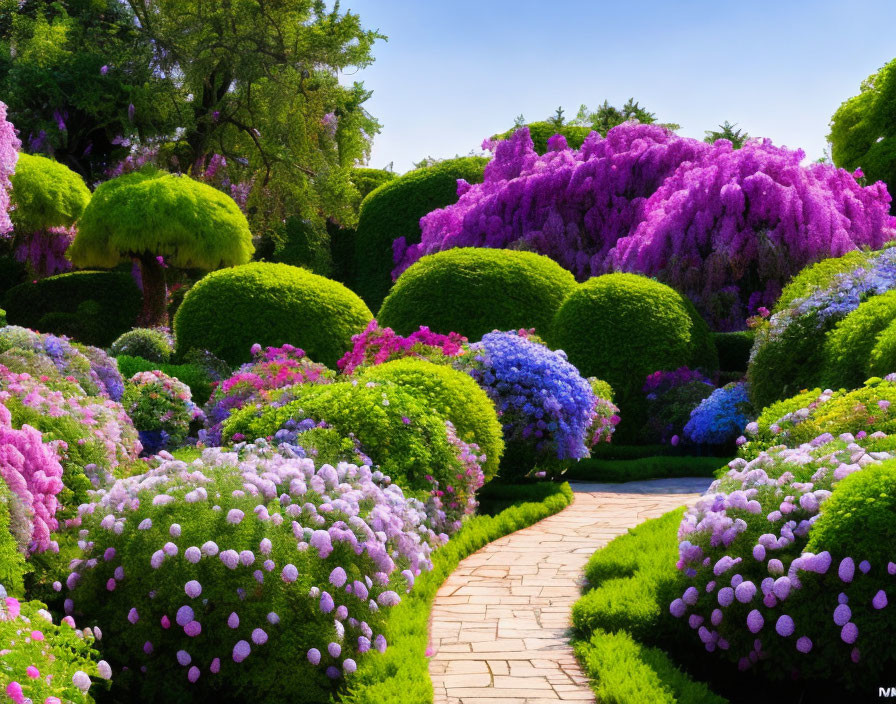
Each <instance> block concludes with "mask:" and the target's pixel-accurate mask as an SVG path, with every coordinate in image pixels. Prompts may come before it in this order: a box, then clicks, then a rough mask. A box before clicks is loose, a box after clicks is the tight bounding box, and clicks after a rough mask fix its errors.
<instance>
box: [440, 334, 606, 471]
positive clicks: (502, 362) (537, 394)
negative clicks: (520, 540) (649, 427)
mask: <svg viewBox="0 0 896 704" xmlns="http://www.w3.org/2000/svg"><path fill="white" fill-rule="evenodd" d="M454 365H455V366H456V367H457V368H459V369H462V370H464V371H466V372H467V373H468V374H469V375H470V376H472V377H473V379H475V380H476V382H477V383H478V384H479V385H480V386H481V387H482V388H483V389H485V392H486V393H487V394H488V395H489V397H490V398H491V399H492V401H493V402H494V403H495V407H496V408H497V410H498V419H499V420H500V421H501V424H502V426H503V429H504V440H505V443H506V446H507V454H506V455H505V457H506V461H505V462H504V463H503V465H502V469H501V474H502V476H505V477H510V476H513V475H519V474H526V473H528V472H529V471H530V470H531V469H532V467H533V464H534V463H535V462H539V461H541V462H547V463H551V462H553V461H556V460H577V459H582V458H584V457H588V456H589V454H590V447H591V444H593V443H595V442H599V441H602V440H609V437H610V435H611V434H612V430H611V427H610V426H613V427H615V424H616V423H614V422H613V420H614V419H615V421H616V422H617V423H618V420H619V416H618V415H617V414H616V412H612V414H611V415H609V416H607V415H606V413H607V412H611V411H612V409H611V408H610V406H609V405H607V404H608V403H610V402H609V401H608V400H607V399H604V403H601V399H600V398H599V397H598V396H597V395H596V394H595V393H594V389H593V388H592V384H591V382H590V381H589V380H588V379H585V378H584V377H583V376H582V375H581V374H580V373H579V370H578V369H576V368H575V367H574V366H573V365H572V364H570V363H569V362H568V361H567V359H566V355H565V354H564V353H563V351H561V350H558V351H554V350H551V349H550V348H548V347H547V346H545V345H544V344H541V343H540V342H538V341H537V338H536V339H530V333H529V331H525V330H523V331H520V332H497V331H496V332H491V333H489V334H487V335H485V336H484V337H483V338H482V340H481V341H480V342H476V343H474V344H471V345H469V346H468V349H467V351H466V352H465V353H464V355H463V356H461V357H459V358H458V359H457V360H456V361H455V362H454ZM598 408H600V409H601V414H600V415H601V417H602V418H604V419H605V420H603V421H602V423H600V425H601V426H602V429H601V431H600V432H596V433H595V432H592V426H593V424H594V421H595V419H596V418H597V417H598V415H599V414H598V410H597V409H598ZM613 408H615V407H613Z"/></svg>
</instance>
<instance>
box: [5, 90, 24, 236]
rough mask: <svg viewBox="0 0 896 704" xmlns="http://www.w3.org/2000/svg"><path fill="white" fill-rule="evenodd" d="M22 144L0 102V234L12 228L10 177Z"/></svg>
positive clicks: (14, 168)
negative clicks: (10, 217) (10, 216)
mask: <svg viewBox="0 0 896 704" xmlns="http://www.w3.org/2000/svg"><path fill="white" fill-rule="evenodd" d="M21 146H22V143H21V141H19V138H18V137H17V136H16V129H15V127H13V125H12V123H11V122H8V121H7V120H6V104H5V103H3V102H0V235H3V234H6V233H7V232H9V231H10V230H12V222H11V221H10V219H9V189H10V188H12V183H11V182H10V180H9V177H10V176H12V175H13V173H14V172H15V170H16V161H18V158H19V148H20V147H21Z"/></svg>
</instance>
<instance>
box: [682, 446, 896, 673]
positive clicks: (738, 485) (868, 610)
mask: <svg viewBox="0 0 896 704" xmlns="http://www.w3.org/2000/svg"><path fill="white" fill-rule="evenodd" d="M894 447H896V445H894V442H893V439H892V438H891V437H888V436H886V435H884V434H883V433H875V434H873V435H870V436H868V437H867V438H866V439H865V440H863V441H861V442H859V441H857V438H856V437H855V436H853V435H852V434H850V433H843V434H841V435H840V436H839V438H835V437H834V436H832V435H830V434H825V435H821V436H819V437H817V438H814V439H813V440H812V441H811V442H809V443H805V444H802V445H799V446H797V447H792V448H788V447H786V446H784V445H779V446H775V447H772V448H770V449H769V450H766V451H763V452H760V453H759V454H758V456H757V457H756V458H755V459H752V460H750V461H747V460H746V459H744V458H737V459H735V460H733V461H732V462H731V463H729V465H728V466H729V468H730V469H729V471H728V472H727V473H726V474H725V475H724V476H722V477H721V478H719V479H718V480H717V481H716V482H714V483H713V485H712V486H711V487H710V488H709V491H708V492H707V493H706V494H705V495H704V496H703V497H702V498H701V499H700V500H699V501H698V502H697V504H696V505H695V506H694V507H693V508H691V509H689V510H688V511H687V512H686V513H685V515H684V518H683V520H682V523H681V526H680V528H679V540H680V545H679V561H678V563H677V567H678V569H679V570H681V573H682V575H683V579H682V582H683V584H682V587H686V588H684V589H683V592H681V596H680V597H679V598H676V599H675V600H674V601H673V602H672V603H671V605H670V607H669V609H670V612H671V613H672V615H673V616H675V617H677V618H681V619H685V620H686V621H687V623H688V625H689V626H690V627H691V629H692V630H693V637H694V639H695V641H697V640H699V642H700V644H701V645H702V647H703V648H705V649H706V651H707V652H710V653H713V652H715V653H718V655H719V656H720V657H722V658H724V659H726V660H729V661H731V662H733V663H737V665H738V667H739V668H740V669H741V670H748V669H756V670H758V671H760V672H762V673H764V674H766V675H768V676H770V677H774V678H785V677H789V676H790V675H791V674H792V673H795V674H796V675H798V676H799V677H803V678H811V677H830V676H831V675H832V673H834V675H835V676H837V677H841V678H843V679H846V680H849V678H850V672H851V671H853V670H855V671H860V670H858V669H857V668H856V665H857V664H858V663H860V662H861V661H862V657H863V653H866V654H867V653H869V652H870V651H873V653H874V655H873V659H874V662H876V663H880V662H882V661H889V662H890V663H891V664H892V662H894V661H896V650H894V649H893V647H892V644H891V643H890V644H888V643H886V642H881V639H880V638H878V637H874V636H867V637H863V631H866V630H867V631H870V632H871V633H874V632H879V628H878V626H881V627H884V626H886V625H887V624H891V625H890V626H889V627H892V624H893V623H894V615H896V614H894V612H893V611H892V607H890V608H889V609H888V608H887V593H888V592H889V593H891V594H892V593H893V589H894V588H896V576H894V575H896V564H894V560H896V547H894V546H893V545H892V543H891V544H889V545H887V546H881V548H882V551H883V552H887V551H888V552H889V553H890V555H889V557H887V558H881V557H880V553H881V549H879V550H877V553H878V554H876V555H864V554H858V553H856V554H852V552H851V551H850V552H849V554H847V551H846V550H844V549H843V548H842V546H841V545H833V544H832V545H823V544H818V543H819V541H813V526H814V525H815V524H816V522H817V521H818V520H819V518H820V517H821V516H822V515H823V514H824V511H825V505H826V502H827V501H829V499H830V497H831V496H832V492H833V493H834V494H836V492H837V485H838V483H839V482H840V481H841V480H843V479H844V478H845V477H847V476H850V475H852V474H855V473H861V472H863V471H869V470H866V469H865V468H867V467H870V466H877V465H879V464H880V463H881V462H882V461H883V460H886V459H890V458H892V456H893V450H894ZM868 498H872V497H868ZM821 542H823V541H821ZM809 543H812V544H813V551H812V552H810V551H808V550H807V549H806V548H807V545H808V544H809ZM859 552H861V548H859ZM869 558H870V559H871V560H873V562H871V561H869ZM874 594H877V596H875V598H874V599H873V600H872V599H871V598H870V595H874ZM866 596H868V597H869V598H867V599H866V598H865V597H866ZM857 624H860V625H858V626H857ZM871 624H875V625H874V626H873V627H872V625H871Z"/></svg>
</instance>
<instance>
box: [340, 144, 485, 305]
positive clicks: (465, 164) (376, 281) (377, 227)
mask: <svg viewBox="0 0 896 704" xmlns="http://www.w3.org/2000/svg"><path fill="white" fill-rule="evenodd" d="M487 162H488V159H485V158H483V157H461V158H459V159H447V160H445V161H442V162H440V163H438V164H435V165H434V166H427V167H424V168H421V169H415V170H414V171H411V172H409V173H407V174H404V175H403V176H401V177H399V178H397V179H395V180H394V181H390V182H389V183H387V184H384V185H383V186H380V187H379V188H378V189H377V190H376V193H371V194H370V196H369V197H368V198H366V199H365V200H364V204H363V206H362V208H361V215H360V219H359V220H358V230H357V234H356V243H355V262H356V272H357V277H358V282H357V290H358V293H359V294H360V295H361V297H362V298H363V299H364V300H365V301H366V302H367V304H368V305H369V306H370V307H371V308H373V309H376V308H378V307H379V305H380V303H382V301H383V299H384V298H385V297H386V294H387V293H388V292H389V287H390V286H391V285H392V269H393V268H394V267H395V263H394V262H395V261H396V260H395V259H394V257H393V251H394V250H393V245H392V243H393V242H395V241H396V240H399V241H401V243H402V245H401V246H404V247H406V246H407V245H410V244H415V243H417V242H419V241H420V218H422V217H423V216H424V215H426V214H427V213H430V212H432V211H433V210H436V209H437V208H444V207H445V206H446V205H450V204H451V203H455V202H457V189H458V184H457V182H458V179H463V180H464V181H467V182H468V183H479V182H481V181H482V173H483V171H484V169H485V165H486V163H487Z"/></svg>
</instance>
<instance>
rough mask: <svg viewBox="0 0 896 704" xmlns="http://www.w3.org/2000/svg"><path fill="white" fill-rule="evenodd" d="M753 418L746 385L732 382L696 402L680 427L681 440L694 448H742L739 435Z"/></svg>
mask: <svg viewBox="0 0 896 704" xmlns="http://www.w3.org/2000/svg"><path fill="white" fill-rule="evenodd" d="M755 417H756V413H755V411H754V410H753V404H752V403H750V394H749V390H748V384H747V383H746V382H743V381H736V382H733V383H731V384H726V385H725V386H723V387H722V388H720V389H715V390H714V391H713V392H712V393H711V394H710V395H709V396H707V397H706V398H704V399H703V400H702V401H700V403H699V404H698V405H697V407H696V408H695V409H694V410H692V411H691V416H690V418H689V419H688V422H687V423H686V424H685V426H684V437H685V439H686V440H687V441H689V442H692V443H696V444H698V445H731V444H732V443H735V442H740V443H741V444H743V443H744V442H746V438H744V437H743V435H742V433H743V432H744V429H745V428H746V427H747V424H748V423H750V422H751V421H753V419H754V418H755Z"/></svg>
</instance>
